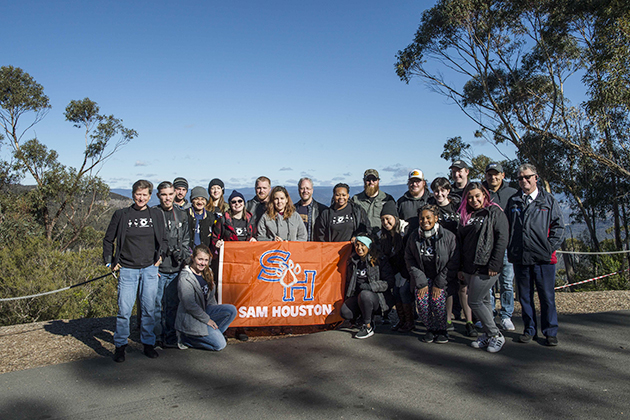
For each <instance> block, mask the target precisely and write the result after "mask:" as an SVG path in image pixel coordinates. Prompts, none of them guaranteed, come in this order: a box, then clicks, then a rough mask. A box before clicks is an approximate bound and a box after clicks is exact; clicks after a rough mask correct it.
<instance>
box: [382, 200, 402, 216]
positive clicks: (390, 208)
mask: <svg viewBox="0 0 630 420" xmlns="http://www.w3.org/2000/svg"><path fill="white" fill-rule="evenodd" d="M385 215H388V216H394V217H398V211H397V210H396V202H395V201H393V200H389V201H386V202H385V204H384V205H383V210H381V217H383V216H385Z"/></svg>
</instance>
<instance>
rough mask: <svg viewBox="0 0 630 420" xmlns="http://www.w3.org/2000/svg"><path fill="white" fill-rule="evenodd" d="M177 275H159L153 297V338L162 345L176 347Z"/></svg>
mask: <svg viewBox="0 0 630 420" xmlns="http://www.w3.org/2000/svg"><path fill="white" fill-rule="evenodd" d="M178 275H179V273H160V279H159V280H158V289H157V295H156V296H155V317H154V318H155V328H154V329H153V331H154V332H155V337H156V339H157V340H160V341H161V342H162V343H164V344H170V345H177V333H176V332H175V316H176V315H177V305H179V296H178V295H177V276H178Z"/></svg>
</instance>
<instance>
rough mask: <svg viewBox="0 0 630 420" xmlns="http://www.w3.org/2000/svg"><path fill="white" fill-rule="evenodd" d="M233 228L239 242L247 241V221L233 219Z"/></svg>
mask: <svg viewBox="0 0 630 420" xmlns="http://www.w3.org/2000/svg"><path fill="white" fill-rule="evenodd" d="M232 226H234V231H235V232H236V236H238V240H239V241H246V240H247V220H245V219H232Z"/></svg>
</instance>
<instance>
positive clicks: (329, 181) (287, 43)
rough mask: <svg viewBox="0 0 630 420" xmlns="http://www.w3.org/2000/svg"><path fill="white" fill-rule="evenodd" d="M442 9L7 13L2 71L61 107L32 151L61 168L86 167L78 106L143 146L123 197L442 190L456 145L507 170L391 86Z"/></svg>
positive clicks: (58, 8)
mask: <svg viewBox="0 0 630 420" xmlns="http://www.w3.org/2000/svg"><path fill="white" fill-rule="evenodd" d="M433 4H434V2H433V1H396V2H383V1H311V2H306V1H288V0H287V1H264V2H263V1H229V2H227V1H221V2H219V1H180V2H164V1H151V2H119V1H115V2H114V1H99V2H86V1H64V2H61V1H59V2H56V1H54V2H51V1H20V2H5V3H4V4H3V13H2V14H3V24H2V25H0V35H1V36H2V39H4V40H5V42H4V43H3V53H2V56H1V57H2V58H1V62H0V65H13V66H16V67H20V68H22V69H23V70H25V71H26V72H28V73H29V74H30V75H31V76H33V77H34V78H35V80H37V82H39V83H40V84H42V85H43V86H44V89H45V93H46V94H47V95H48V96H49V98H50V100H51V104H52V106H53V108H52V109H51V111H50V113H49V114H48V115H47V117H46V118H45V119H44V120H43V121H42V122H40V123H39V124H38V125H36V126H35V128H34V131H33V132H32V133H29V134H30V135H29V136H28V137H26V138H31V137H33V136H35V135H37V137H38V138H39V139H40V141H42V142H44V143H45V144H46V145H48V146H49V147H50V148H52V149H55V150H57V151H58V152H59V154H60V159H61V161H62V163H64V164H66V165H70V166H76V165H78V163H79V162H80V160H81V153H82V145H83V138H82V133H81V131H80V130H78V129H76V128H74V127H72V124H70V123H68V122H66V121H64V117H63V112H64V109H65V107H66V105H67V104H68V103H69V102H70V100H72V99H82V98H84V97H89V98H90V99H92V100H94V101H96V102H98V104H99V105H100V107H101V112H103V113H105V114H114V116H116V117H118V118H122V119H123V123H124V124H125V126H127V127H129V128H133V129H135V130H136V131H138V133H139V136H138V137H137V138H136V139H134V140H133V141H132V142H131V143H130V144H129V145H127V146H125V148H123V149H122V150H121V151H120V152H119V153H117V154H116V155H115V156H114V157H113V158H111V160H109V161H108V162H107V163H106V165H105V166H104V167H103V168H102V170H101V172H100V175H101V177H102V178H103V179H104V180H105V181H106V182H107V183H108V184H109V185H110V186H111V187H112V188H129V187H130V186H131V184H132V183H133V182H134V181H135V180H137V179H140V178H145V179H149V180H151V181H154V182H159V181H161V180H164V179H167V180H172V179H173V178H174V177H176V176H184V177H186V178H188V180H189V184H190V185H191V186H193V185H203V186H207V184H208V181H209V180H210V179H212V178H217V177H218V178H221V179H222V180H223V181H224V182H225V184H226V186H227V187H228V188H238V187H243V186H247V187H251V186H253V182H254V179H255V178H256V177H258V176H259V175H266V176H268V177H269V178H271V179H272V182H273V184H280V185H288V184H293V183H295V182H297V180H298V179H299V178H300V177H301V176H310V177H312V178H313V179H314V180H315V182H316V185H334V184H335V183H337V182H347V183H349V184H351V185H358V184H361V179H362V175H363V171H364V170H365V169H367V168H376V169H378V170H379V172H380V174H381V179H382V180H381V183H382V184H400V183H404V182H405V181H406V174H407V172H408V170H410V169H412V168H419V169H421V170H423V171H424V172H425V175H426V177H427V178H428V179H432V178H433V177H435V176H443V175H446V173H447V171H448V169H447V168H448V166H449V165H448V163H447V162H445V161H444V160H442V159H441V158H440V154H441V152H442V145H443V144H444V142H445V141H446V139H448V138H450V137H454V136H462V137H463V139H464V140H466V141H468V142H472V143H473V144H474V149H475V152H476V153H483V154H486V155H488V156H491V157H493V158H497V159H500V158H501V156H500V155H499V153H498V152H497V151H495V149H494V148H493V147H492V146H490V145H487V144H484V143H483V142H479V141H477V142H476V143H475V139H474V137H473V131H474V130H475V129H476V126H475V125H474V124H473V123H472V122H471V121H470V120H468V119H467V118H466V117H465V116H464V115H463V114H462V113H461V112H460V111H459V109H458V108H457V107H456V106H455V105H450V104H447V103H446V102H445V99H444V98H442V97H441V96H439V95H437V94H434V93H432V92H430V91H429V90H428V89H426V88H425V87H424V86H423V85H422V84H421V83H420V82H419V81H417V80H416V81H412V82H411V83H410V84H409V85H407V84H405V83H404V82H401V81H400V80H399V79H398V77H397V76H396V73H395V71H394V63H395V55H396V52H397V51H398V50H400V49H403V48H404V47H406V46H407V45H408V44H409V43H410V42H411V41H412V40H413V35H414V33H415V31H416V29H417V27H418V24H419V22H420V16H421V13H422V11H423V10H425V9H427V8H429V7H431V6H432V5H433ZM0 152H1V154H2V155H3V157H5V158H6V157H7V155H8V152H9V148H8V146H7V145H6V144H5V145H3V146H2V149H1V151H0ZM504 152H505V153H507V154H509V155H511V154H512V151H511V150H510V149H505V151H504ZM24 182H25V183H28V179H26V180H25V181H24Z"/></svg>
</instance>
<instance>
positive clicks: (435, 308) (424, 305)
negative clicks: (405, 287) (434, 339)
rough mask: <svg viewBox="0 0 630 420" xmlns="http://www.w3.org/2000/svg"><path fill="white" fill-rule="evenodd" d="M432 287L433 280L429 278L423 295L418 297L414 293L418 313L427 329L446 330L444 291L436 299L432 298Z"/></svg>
mask: <svg viewBox="0 0 630 420" xmlns="http://www.w3.org/2000/svg"><path fill="white" fill-rule="evenodd" d="M432 288H433V280H431V279H429V287H428V290H427V293H426V294H425V295H424V297H423V298H422V299H419V298H418V297H417V294H416V305H417V308H418V315H420V320H421V321H422V323H423V324H424V326H425V327H426V329H427V331H431V332H437V331H444V332H446V291H445V290H442V292H441V293H440V296H439V297H438V298H437V299H433V297H432V295H431V289H432ZM416 293H417V291H416Z"/></svg>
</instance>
